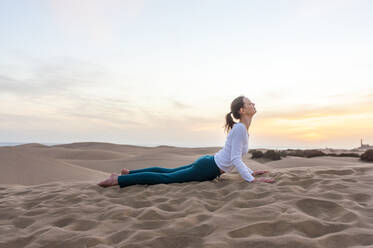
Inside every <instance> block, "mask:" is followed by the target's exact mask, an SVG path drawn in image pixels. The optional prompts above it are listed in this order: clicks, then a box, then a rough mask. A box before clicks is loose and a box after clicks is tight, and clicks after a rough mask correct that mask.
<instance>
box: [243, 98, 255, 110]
mask: <svg viewBox="0 0 373 248" xmlns="http://www.w3.org/2000/svg"><path fill="white" fill-rule="evenodd" d="M243 102H244V111H245V113H252V111H253V110H254V111H256V108H255V103H253V102H252V101H250V99H249V98H247V97H245V98H244V99H243Z"/></svg>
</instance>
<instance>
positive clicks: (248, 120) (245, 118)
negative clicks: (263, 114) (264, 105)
mask: <svg viewBox="0 0 373 248" xmlns="http://www.w3.org/2000/svg"><path fill="white" fill-rule="evenodd" d="M252 119H253V117H252V116H250V117H248V116H242V118H241V119H240V122H241V123H243V124H244V125H245V126H246V129H247V132H249V127H250V125H251V121H252Z"/></svg>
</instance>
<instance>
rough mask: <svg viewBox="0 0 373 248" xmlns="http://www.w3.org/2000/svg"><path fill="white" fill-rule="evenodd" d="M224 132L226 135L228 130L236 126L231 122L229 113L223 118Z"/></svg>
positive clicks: (230, 113)
mask: <svg viewBox="0 0 373 248" xmlns="http://www.w3.org/2000/svg"><path fill="white" fill-rule="evenodd" d="M225 121H226V123H225V126H224V127H225V128H224V130H225V132H226V133H227V134H228V132H229V130H231V129H232V128H233V125H234V124H236V122H234V121H233V118H232V112H229V113H228V114H227V115H226V116H225Z"/></svg>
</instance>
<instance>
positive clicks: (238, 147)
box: [231, 128, 255, 182]
mask: <svg viewBox="0 0 373 248" xmlns="http://www.w3.org/2000/svg"><path fill="white" fill-rule="evenodd" d="M234 131H235V132H234V133H233V134H232V149H231V161H232V163H233V164H234V166H235V167H236V169H237V171H238V173H240V175H241V177H242V178H243V179H245V180H246V181H248V182H252V181H254V179H255V178H254V177H253V176H252V175H251V174H252V173H253V171H252V170H251V169H250V168H248V167H247V166H246V164H245V163H244V162H243V161H242V158H241V157H242V149H243V141H244V139H245V137H246V130H245V128H238V129H236V130H234Z"/></svg>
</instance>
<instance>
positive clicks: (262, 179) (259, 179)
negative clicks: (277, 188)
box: [252, 178, 275, 183]
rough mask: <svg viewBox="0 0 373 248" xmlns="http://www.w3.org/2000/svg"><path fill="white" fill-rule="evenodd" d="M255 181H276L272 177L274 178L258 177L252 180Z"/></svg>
mask: <svg viewBox="0 0 373 248" xmlns="http://www.w3.org/2000/svg"><path fill="white" fill-rule="evenodd" d="M252 182H253V183H256V182H263V183H274V182H275V180H274V179H272V178H257V179H254V181H252Z"/></svg>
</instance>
